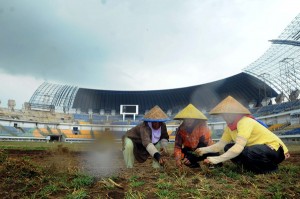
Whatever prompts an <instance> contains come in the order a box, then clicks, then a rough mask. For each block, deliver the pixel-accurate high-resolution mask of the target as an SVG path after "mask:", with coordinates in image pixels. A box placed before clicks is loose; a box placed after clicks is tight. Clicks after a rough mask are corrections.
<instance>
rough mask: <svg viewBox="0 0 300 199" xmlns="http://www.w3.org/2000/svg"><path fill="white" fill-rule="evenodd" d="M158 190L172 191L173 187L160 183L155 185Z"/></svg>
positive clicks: (166, 183)
mask: <svg viewBox="0 0 300 199" xmlns="http://www.w3.org/2000/svg"><path fill="white" fill-rule="evenodd" d="M156 187H157V188H159V189H172V188H173V185H172V184H171V183H170V182H160V183H157V184H156Z"/></svg>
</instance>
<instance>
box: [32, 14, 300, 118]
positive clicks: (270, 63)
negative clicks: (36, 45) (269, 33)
mask: <svg viewBox="0 0 300 199" xmlns="http://www.w3.org/2000/svg"><path fill="white" fill-rule="evenodd" d="M270 41H271V42H272V45H271V47H270V48H269V49H268V50H267V51H266V52H265V53H264V54H263V55H262V56H261V57H260V58H258V59H257V60H256V61H254V62H253V63H251V64H250V65H249V66H247V67H246V68H244V69H243V71H244V72H242V73H240V74H237V75H234V76H231V77H228V78H225V79H222V80H218V81H214V82H210V83H207V84H202V85H195V86H190V87H185V88H176V89H166V90H150V91H113V90H95V89H86V88H78V87H75V86H67V85H57V84H50V83H43V84H42V85H41V86H40V87H39V88H38V89H37V90H36V91H35V93H34V94H33V96H32V97H31V99H30V101H29V103H30V104H31V106H36V107H46V108H47V107H50V108H51V107H52V108H53V107H55V108H56V109H63V110H64V111H66V110H70V109H80V110H81V111H82V112H88V111H89V110H92V111H93V112H94V113H99V112H100V110H103V111H105V112H110V111H111V110H115V111H116V113H119V110H120V105H122V104H123V105H139V110H140V113H141V114H144V112H145V111H146V110H149V109H150V108H152V107H153V106H154V105H159V106H160V107H161V108H162V109H163V110H165V111H168V110H172V112H173V113H174V112H177V111H178V110H180V109H182V108H183V107H184V106H186V105H187V104H189V103H192V104H194V105H195V106H196V107H198V108H199V109H201V110H210V109H211V108H212V107H213V106H215V105H216V104H217V103H218V102H219V101H220V100H222V99H223V98H225V97H226V96H228V95H231V96H233V97H234V98H236V99H238V100H239V101H240V102H242V103H243V104H244V105H247V104H248V103H249V102H251V101H255V102H256V103H257V105H259V103H260V102H261V101H262V99H264V98H266V97H269V98H271V97H276V96H278V94H279V93H280V94H282V96H285V97H286V98H287V99H289V95H290V94H291V93H292V91H296V90H299V86H298V84H299V80H300V49H299V46H300V14H299V15H298V16H296V18H295V19H294V20H293V21H292V22H291V23H290V24H289V25H288V26H287V28H285V30H284V31H283V32H282V34H281V35H280V36H279V38H278V39H273V40H270Z"/></svg>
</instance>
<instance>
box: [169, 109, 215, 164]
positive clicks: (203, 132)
mask: <svg viewBox="0 0 300 199" xmlns="http://www.w3.org/2000/svg"><path fill="white" fill-rule="evenodd" d="M174 120H183V122H182V124H181V125H180V126H179V127H178V129H177V132H176V136H175V146H174V155H175V160H176V166H177V167H178V168H179V169H182V166H183V164H184V165H186V166H188V167H190V168H198V167H200V164H199V163H198V162H199V161H202V160H204V159H205V158H206V157H207V156H217V155H219V153H209V154H206V155H204V156H198V155H197V154H196V153H195V152H194V150H195V149H197V148H199V147H206V146H210V145H212V144H213V141H212V139H211V132H210V130H209V128H208V126H207V123H206V121H207V118H206V117H205V115H204V114H203V113H202V112H201V111H199V110H198V109H197V108H196V107H194V106H193V105H192V104H189V105H188V106H186V107H185V108H184V109H183V110H182V111H180V112H179V113H178V114H177V115H176V116H175V117H174Z"/></svg>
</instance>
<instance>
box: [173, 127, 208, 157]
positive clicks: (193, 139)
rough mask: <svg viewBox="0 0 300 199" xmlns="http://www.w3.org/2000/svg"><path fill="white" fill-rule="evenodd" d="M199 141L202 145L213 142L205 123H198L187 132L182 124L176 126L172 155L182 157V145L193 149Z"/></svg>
mask: <svg viewBox="0 0 300 199" xmlns="http://www.w3.org/2000/svg"><path fill="white" fill-rule="evenodd" d="M199 143H202V144H203V145H202V146H201V147H204V146H210V145H212V144H213V141H212V139H211V132H210V130H209V128H208V126H207V125H206V123H202V122H201V123H199V124H198V125H196V126H195V128H194V129H193V132H192V133H188V132H187V131H186V130H185V128H184V126H183V125H180V126H179V127H178V130H177V132H176V137H175V146H174V155H175V159H176V160H179V159H182V158H183V156H184V154H183V153H182V152H181V149H182V147H187V148H190V149H191V150H193V151H194V150H195V149H196V148H197V146H198V144H199Z"/></svg>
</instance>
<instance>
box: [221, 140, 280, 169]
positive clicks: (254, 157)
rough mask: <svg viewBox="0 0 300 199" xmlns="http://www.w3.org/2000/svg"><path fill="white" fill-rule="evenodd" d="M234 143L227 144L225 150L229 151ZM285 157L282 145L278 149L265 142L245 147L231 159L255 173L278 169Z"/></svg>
mask: <svg viewBox="0 0 300 199" xmlns="http://www.w3.org/2000/svg"><path fill="white" fill-rule="evenodd" d="M233 145H234V143H230V144H227V145H226V146H225V147H224V151H225V152H226V151H228V149H230V148H231V147H232V146H233ZM284 159H285V157H284V152H283V149H282V147H279V149H278V150H277V151H275V150H273V149H271V148H270V147H269V146H267V145H265V144H258V145H253V146H249V147H245V148H244V150H243V151H242V152H241V154H240V155H238V156H237V157H235V158H233V159H231V161H232V162H233V163H235V164H238V165H242V166H243V168H244V169H246V170H248V171H252V172H254V173H258V174H259V173H270V172H273V171H276V170H277V169H278V164H279V163H281V162H282V161H283V160H284Z"/></svg>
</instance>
